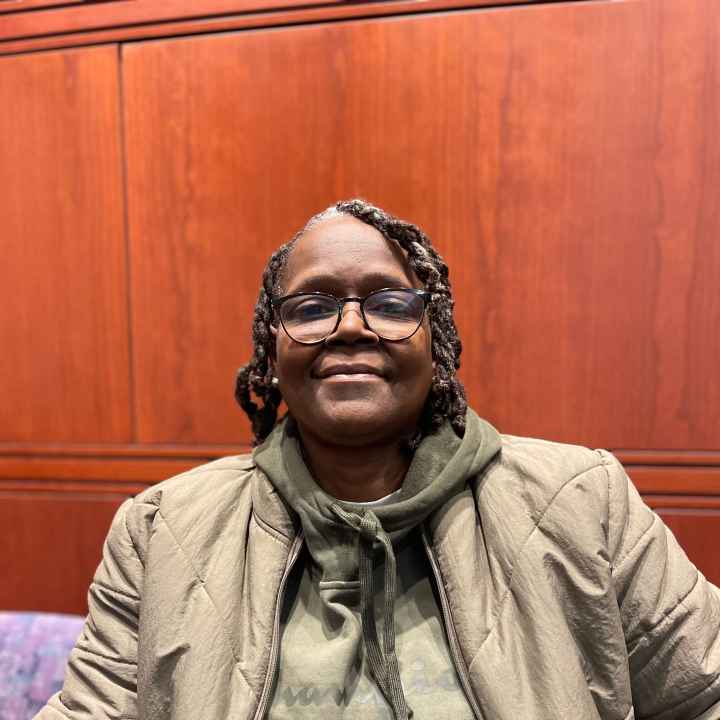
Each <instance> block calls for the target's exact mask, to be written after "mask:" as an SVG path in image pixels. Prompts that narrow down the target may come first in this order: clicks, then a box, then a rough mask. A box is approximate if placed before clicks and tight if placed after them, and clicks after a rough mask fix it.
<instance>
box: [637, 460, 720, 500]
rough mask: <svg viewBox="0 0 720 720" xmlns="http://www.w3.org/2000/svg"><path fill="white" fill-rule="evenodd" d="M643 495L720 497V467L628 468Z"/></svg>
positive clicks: (640, 466)
mask: <svg viewBox="0 0 720 720" xmlns="http://www.w3.org/2000/svg"><path fill="white" fill-rule="evenodd" d="M625 469H626V470H627V473H628V475H629V476H630V477H631V478H632V481H633V483H635V486H636V487H637V489H638V490H639V491H640V492H641V493H658V494H665V495H676V494H677V495H720V467H697V466H695V467H680V466H667V467H661V466H654V467H653V466H643V465H630V466H626V468H625Z"/></svg>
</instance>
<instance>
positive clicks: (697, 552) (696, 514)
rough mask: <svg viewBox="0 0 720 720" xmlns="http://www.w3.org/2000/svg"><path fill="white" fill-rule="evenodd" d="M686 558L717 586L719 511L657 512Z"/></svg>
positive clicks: (681, 509)
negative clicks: (685, 554)
mask: <svg viewBox="0 0 720 720" xmlns="http://www.w3.org/2000/svg"><path fill="white" fill-rule="evenodd" d="M658 514H659V515H660V517H661V518H662V519H663V521H664V522H665V524H666V525H667V526H668V527H669V528H670V529H671V530H672V531H673V534H674V535H675V537H676V538H677V540H678V542H679V543H680V545H681V546H682V548H683V550H685V552H686V553H687V555H688V557H689V558H690V559H691V560H692V561H693V562H694V563H695V565H697V567H698V568H699V570H700V571H701V572H702V573H703V575H705V577H706V578H707V579H708V580H709V581H710V582H711V583H713V584H715V585H718V586H720V553H718V552H717V538H719V537H720V509H718V508H713V509H707V510H694V509H683V508H677V509H671V508H663V509H658Z"/></svg>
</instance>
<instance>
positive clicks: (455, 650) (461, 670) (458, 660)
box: [422, 528, 483, 720]
mask: <svg viewBox="0 0 720 720" xmlns="http://www.w3.org/2000/svg"><path fill="white" fill-rule="evenodd" d="M422 539H423V545H424V546H425V552H426V554H427V556H428V560H429V561H430V567H431V568H432V571H433V575H434V576H435V586H436V587H437V589H438V595H439V596H440V605H441V610H442V614H443V619H444V621H445V630H446V631H447V637H448V644H449V645H450V655H451V657H452V660H453V663H454V664H455V671H456V672H457V674H458V678H459V679H460V685H462V689H463V691H464V693H465V697H466V698H467V701H468V703H469V704H470V708H471V710H472V712H473V715H474V716H475V718H476V719H477V720H483V714H482V712H481V711H480V705H479V704H478V701H477V699H476V698H475V696H474V695H473V691H472V687H471V685H470V673H469V672H468V669H467V665H465V660H463V657H462V654H461V652H460V643H459V642H458V639H457V633H456V632H455V625H454V623H453V619H452V616H451V614H450V603H449V602H448V599H447V593H446V592H445V586H444V585H443V581H442V576H441V575H440V568H439V567H438V564H437V559H436V558H435V554H434V553H433V551H432V548H431V547H430V542H429V540H428V538H427V531H426V529H425V528H423V529H422Z"/></svg>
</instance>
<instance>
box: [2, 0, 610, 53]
mask: <svg viewBox="0 0 720 720" xmlns="http://www.w3.org/2000/svg"><path fill="white" fill-rule="evenodd" d="M550 1H551V2H554V1H556V0H550ZM535 2H536V0H397V2H357V3H342V2H336V3H335V4H328V3H323V4H316V5H311V4H304V5H303V4H301V3H299V2H297V1H295V0H288V1H287V2H283V1H282V0H258V2H257V3H252V2H241V1H240V0H216V1H215V2H212V3H207V4H206V6H204V7H203V10H204V15H203V17H183V15H189V13H188V10H187V8H188V6H187V4H185V3H182V2H181V1H180V0H167V2H164V3H156V2H150V0H147V1H146V2H140V1H139V0H137V1H136V2H134V3H133V5H135V6H143V7H144V12H140V11H139V10H138V12H136V13H131V12H130V10H131V8H129V7H127V6H128V5H129V4H130V3H128V2H115V3H113V5H112V7H109V8H103V13H102V14H101V16H99V17H97V18H96V17H95V16H97V15H98V11H97V8H99V6H98V5H93V6H92V8H96V9H95V10H92V9H89V8H64V9H63V10H62V11H54V13H53V16H52V17H50V16H51V12H50V11H48V12H44V13H43V18H41V19H36V18H33V19H32V23H31V22H29V21H28V20H27V19H25V20H24V22H23V23H20V22H19V21H16V22H15V23H10V22H5V23H3V25H4V27H2V28H0V55H11V54H16V53H22V52H33V51H40V50H54V49H58V48H69V47H84V46H87V45H97V44H103V43H113V42H131V41H139V40H152V39H158V38H169V37H178V36H187V35H198V34H207V33H217V32H228V31H232V30H246V29H259V28H271V27H280V26H287V25H303V24H308V23H318V22H325V21H339V20H353V19H363V18H374V17H382V16H393V15H408V14H416V13H427V12H438V11H449V10H471V9H483V8H486V9H487V8H493V7H504V6H512V5H530V4H535ZM570 2H597V0H570ZM538 4H542V3H538ZM544 4H547V3H544ZM148 5H150V6H152V7H151V8H148ZM158 6H160V8H158ZM166 6H172V7H173V11H172V12H171V11H169V10H162V8H165V7H166ZM196 7H197V6H196ZM222 8H225V9H224V10H223V9H222ZM278 8H282V9H278ZM89 10H91V14H90V15H88V14H87V13H88V11H89ZM223 13H225V14H223ZM10 17H11V18H13V16H10ZM143 18H144V19H143ZM13 19H15V18H13Z"/></svg>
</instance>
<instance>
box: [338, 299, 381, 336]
mask: <svg viewBox="0 0 720 720" xmlns="http://www.w3.org/2000/svg"><path fill="white" fill-rule="evenodd" d="M379 340H380V338H378V336H377V335H376V334H375V333H374V332H373V331H372V330H370V328H369V327H368V326H367V325H366V324H365V320H364V319H363V316H362V313H361V312H360V303H357V302H347V303H345V305H344V307H343V309H342V312H341V314H340V322H339V323H338V326H337V328H335V332H334V333H332V335H329V336H328V337H327V338H326V340H325V342H327V343H343V342H345V343H355V342H365V343H376V342H379Z"/></svg>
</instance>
